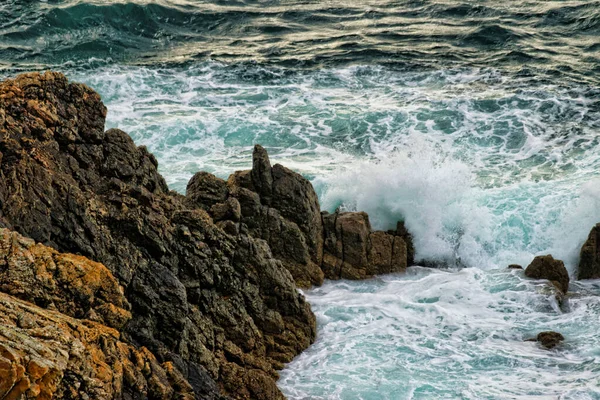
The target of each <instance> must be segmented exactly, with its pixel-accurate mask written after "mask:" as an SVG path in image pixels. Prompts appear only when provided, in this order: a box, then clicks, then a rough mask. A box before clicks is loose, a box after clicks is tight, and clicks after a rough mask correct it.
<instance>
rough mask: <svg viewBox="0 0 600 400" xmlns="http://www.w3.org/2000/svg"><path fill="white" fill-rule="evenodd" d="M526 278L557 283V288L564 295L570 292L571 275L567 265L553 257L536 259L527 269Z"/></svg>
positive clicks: (538, 257)
mask: <svg viewBox="0 0 600 400" xmlns="http://www.w3.org/2000/svg"><path fill="white" fill-rule="evenodd" d="M525 276H527V277H529V278H534V279H548V280H549V281H551V282H556V287H557V288H558V289H560V290H561V291H562V292H563V293H567V291H568V290H569V273H568V272H567V269H566V268H565V264H564V263H563V262H562V261H561V260H555V259H554V257H552V256H551V255H547V256H537V257H535V258H534V259H533V261H532V262H531V264H529V265H528V266H527V268H526V269H525Z"/></svg>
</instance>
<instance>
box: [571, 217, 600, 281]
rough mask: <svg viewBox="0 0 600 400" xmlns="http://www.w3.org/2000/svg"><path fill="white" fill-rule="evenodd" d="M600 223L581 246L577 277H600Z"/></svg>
mask: <svg viewBox="0 0 600 400" xmlns="http://www.w3.org/2000/svg"><path fill="white" fill-rule="evenodd" d="M599 246H600V224H596V225H595V226H594V227H593V228H592V230H591V231H590V234H589V236H588V238H587V240H586V241H585V243H584V244H583V246H582V247H581V252H580V253H579V268H578V270H577V279H598V278H600V247H599Z"/></svg>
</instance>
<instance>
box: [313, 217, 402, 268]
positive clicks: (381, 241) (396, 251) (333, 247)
mask: <svg viewBox="0 0 600 400" xmlns="http://www.w3.org/2000/svg"><path fill="white" fill-rule="evenodd" d="M322 218H323V228H324V237H325V242H324V253H323V264H322V268H323V271H324V273H325V276H326V277H327V278H329V279H364V278H367V277H370V276H373V275H376V274H384V273H390V272H401V271H404V270H405V269H406V267H407V266H408V265H409V264H408V263H409V259H411V257H413V255H412V254H414V251H413V252H412V254H410V255H409V246H408V245H407V241H408V243H410V241H409V240H407V237H406V234H405V232H404V231H403V230H402V228H403V225H401V224H399V227H400V230H397V231H396V232H383V231H375V232H373V231H371V224H370V222H369V216H368V215H367V214H366V213H364V212H342V213H334V214H329V213H327V212H323V214H322ZM410 249H411V251H412V245H410Z"/></svg>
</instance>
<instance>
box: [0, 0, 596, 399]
mask: <svg viewBox="0 0 600 400" xmlns="http://www.w3.org/2000/svg"><path fill="white" fill-rule="evenodd" d="M46 69H54V70H59V71H62V72H65V73H66V74H67V75H68V76H69V77H70V79H72V80H75V81H81V82H84V83H87V84H88V85H90V86H91V87H93V88H94V89H96V90H97V91H98V92H99V93H100V94H101V95H102V97H103V99H104V101H105V103H106V105H107V106H108V109H109V113H108V120H107V124H108V126H109V127H119V128H121V129H123V130H125V131H127V132H129V133H130V134H131V135H132V137H133V138H134V140H135V141H136V142H137V143H138V144H144V145H147V146H148V147H149V148H150V150H151V151H153V152H154V153H155V154H156V155H157V157H158V160H159V163H160V166H159V168H160V170H161V172H162V173H163V174H164V175H165V177H166V179H167V181H168V183H169V185H170V186H171V187H172V188H173V189H176V190H179V191H184V190H185V185H186V182H187V180H188V179H189V178H190V177H191V175H192V174H193V173H194V172H196V171H198V170H208V171H211V172H213V173H215V174H217V175H219V176H222V177H226V176H227V175H228V174H229V173H231V172H233V171H234V170H236V169H245V168H248V167H249V166H250V163H251V149H252V146H253V144H254V143H261V144H263V145H264V146H265V147H266V148H267V149H268V150H269V152H270V154H271V157H272V159H273V160H274V161H275V162H281V163H283V164H285V165H287V166H288V167H291V168H293V169H296V170H298V171H300V172H302V173H303V174H305V175H306V176H307V177H309V178H310V179H311V180H312V181H313V184H314V185H315V187H316V188H317V191H318V192H319V196H320V199H321V203H322V206H323V207H324V208H327V209H335V208H336V207H338V206H340V205H342V206H344V207H346V208H349V209H360V210H365V211H367V212H369V215H370V216H371V221H372V223H373V225H374V226H375V227H378V228H387V227H388V226H391V225H393V224H394V223H395V221H396V220H398V219H404V220H405V221H406V224H407V226H408V228H409V229H410V230H411V232H412V233H413V235H414V237H415V242H416V247H417V256H418V258H421V259H428V260H431V259H434V260H445V261H449V262H451V263H452V262H455V261H458V262H460V264H462V265H466V266H468V267H469V268H466V269H464V270H462V271H461V272H456V273H452V274H449V273H446V272H440V271H432V270H426V269H415V270H414V271H413V272H412V273H411V274H407V275H404V276H399V277H388V278H385V279H383V280H378V281H373V282H362V283H347V282H342V283H335V284H334V283H330V284H326V285H325V286H324V287H323V288H321V289H316V290H313V291H311V292H309V293H307V295H308V298H309V300H310V301H311V303H312V305H313V308H314V310H315V312H316V314H317V316H318V318H319V335H320V336H319V340H318V342H317V343H316V344H315V346H313V347H311V349H309V350H308V351H307V352H306V353H304V354H303V355H302V356H300V357H299V358H298V359H297V360H296V361H294V362H293V363H292V364H291V365H290V366H289V367H288V368H287V369H286V370H285V371H284V372H283V373H282V380H281V381H280V383H281V388H282V390H284V392H285V393H286V394H287V395H288V396H290V397H291V398H295V399H317V398H318V399H404V398H407V399H408V398H412V399H437V398H452V399H454V398H469V399H482V398H486V399H503V398H527V399H555V398H561V399H571V398H573V399H575V398H576V399H599V398H600V389H598V387H599V386H600V379H599V376H600V339H599V336H598V332H600V322H599V321H600V302H599V300H598V296H597V295H598V294H599V290H600V289H599V287H598V283H597V282H588V283H586V284H576V285H575V286H574V287H573V290H575V291H578V292H579V293H580V294H581V296H580V297H577V298H575V299H573V300H572V302H571V312H570V313H567V314H565V313H562V312H561V311H560V310H559V309H558V308H557V307H556V304H553V303H552V302H551V301H549V300H548V296H546V295H544V294H543V291H542V289H541V287H539V286H537V285H536V284H533V283H531V282H529V281H525V280H523V279H522V277H521V276H519V275H518V273H515V272H511V273H506V272H503V270H502V269H503V268H504V267H505V266H506V265H507V264H509V263H521V264H523V265H526V264H527V263H528V262H529V261H530V260H531V258H532V257H533V256H534V255H537V254H547V253H552V254H553V255H555V256H556V257H557V258H561V259H564V260H565V263H566V265H567V267H568V268H569V270H570V271H571V272H573V271H574V269H575V267H576V264H577V257H578V251H579V248H580V246H581V243H582V241H583V240H584V239H585V237H586V236H587V233H588V232H589V229H590V228H591V227H592V226H593V225H594V224H595V223H597V222H599V221H600V189H599V188H600V179H598V178H599V173H598V172H599V171H600V2H599V1H512V0H508V1H491V0H487V1H279V2H275V1H210V2H208V1H191V0H172V1H135V0H132V1H114V0H113V1H109V0H104V1H100V0H98V1H89V0H88V1H85V0H47V1H33V0H31V1H24V0H0V77H2V78H5V77H10V76H13V75H15V74H17V73H19V72H24V71H31V70H46ZM544 329H557V330H560V331H561V332H562V333H563V334H565V336H566V337H567V342H568V345H566V346H565V347H563V348H561V349H559V350H556V351H553V352H547V351H543V350H541V349H539V348H536V347H535V345H533V344H529V343H528V344H523V343H522V339H523V338H526V337H528V336H529V335H533V334H534V333H535V332H536V331H539V330H544Z"/></svg>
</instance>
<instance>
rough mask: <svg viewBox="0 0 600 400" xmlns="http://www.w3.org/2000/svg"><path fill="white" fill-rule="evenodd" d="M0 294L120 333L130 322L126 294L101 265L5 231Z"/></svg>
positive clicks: (1, 232)
mask: <svg viewBox="0 0 600 400" xmlns="http://www.w3.org/2000/svg"><path fill="white" fill-rule="evenodd" d="M0 255H1V258H0V291H1V292H4V293H7V294H9V295H11V296H15V297H18V298H20V299H22V300H26V301H28V302H30V303H33V304H36V305H38V306H40V307H43V308H48V309H51V310H57V311H59V312H61V313H63V314H65V315H68V316H71V317H74V318H85V319H89V320H92V321H96V322H99V323H101V324H104V325H107V326H109V327H112V328H115V329H121V328H122V327H123V326H124V325H125V323H127V322H128V321H129V320H130V319H131V312H130V311H129V310H130V309H131V306H130V305H129V303H128V302H127V300H126V299H125V296H124V295H123V289H122V288H121V287H120V286H119V283H118V282H117V280H116V279H115V278H114V277H113V275H112V274H111V272H110V271H109V270H108V269H106V267H105V266H104V265H102V264H99V263H95V262H93V261H90V260H88V259H87V258H85V257H81V256H76V255H73V254H62V253H59V252H57V251H56V250H53V249H50V248H48V247H46V246H43V245H41V244H35V242H34V241H33V240H31V239H27V238H24V237H23V236H21V235H19V234H18V233H16V232H11V231H9V230H8V229H0Z"/></svg>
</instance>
